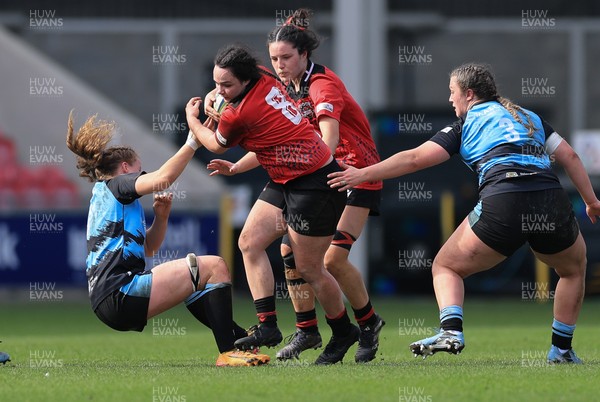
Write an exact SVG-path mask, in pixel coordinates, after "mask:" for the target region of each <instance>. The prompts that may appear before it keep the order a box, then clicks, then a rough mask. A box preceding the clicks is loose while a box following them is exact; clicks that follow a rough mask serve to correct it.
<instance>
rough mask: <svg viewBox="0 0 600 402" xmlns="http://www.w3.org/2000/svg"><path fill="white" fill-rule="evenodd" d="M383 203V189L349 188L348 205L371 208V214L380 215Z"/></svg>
mask: <svg viewBox="0 0 600 402" xmlns="http://www.w3.org/2000/svg"><path fill="white" fill-rule="evenodd" d="M380 204H381V190H364V189H361V188H353V189H350V190H348V198H347V199H346V205H351V206H353V207H361V208H368V209H369V216H379V212H380V211H379V205H380Z"/></svg>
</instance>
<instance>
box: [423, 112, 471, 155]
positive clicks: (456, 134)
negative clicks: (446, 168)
mask: <svg viewBox="0 0 600 402" xmlns="http://www.w3.org/2000/svg"><path fill="white" fill-rule="evenodd" d="M462 125H463V120H462V119H459V120H457V121H455V122H454V123H452V124H449V125H447V126H446V127H444V128H443V129H441V130H440V131H438V132H437V133H436V134H435V135H434V136H433V137H431V138H430V139H429V141H433V142H435V143H436V144H438V145H439V146H441V147H442V148H444V149H445V150H446V152H448V154H449V155H450V156H452V155H454V154H457V153H459V152H460V143H461V135H462Z"/></svg>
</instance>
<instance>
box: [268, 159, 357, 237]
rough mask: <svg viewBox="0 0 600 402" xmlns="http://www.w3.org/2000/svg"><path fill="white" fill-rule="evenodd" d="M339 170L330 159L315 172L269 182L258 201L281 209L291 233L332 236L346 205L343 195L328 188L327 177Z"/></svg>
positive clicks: (344, 195) (344, 194) (335, 163)
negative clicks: (278, 181)
mask: <svg viewBox="0 0 600 402" xmlns="http://www.w3.org/2000/svg"><path fill="white" fill-rule="evenodd" d="M340 170H341V169H340V167H339V165H338V164H337V162H336V161H335V160H334V161H332V162H331V163H330V164H328V165H327V166H324V167H322V168H321V169H319V170H317V171H316V172H313V173H310V174H307V175H306V176H300V177H298V178H296V179H294V180H290V181H288V182H287V183H285V184H278V183H274V182H272V181H270V182H269V183H267V185H266V186H265V188H264V189H263V191H262V193H261V194H260V196H259V197H258V199H259V200H262V201H265V202H268V203H269V204H271V205H274V206H276V207H277V208H281V209H282V210H283V216H284V218H285V221H286V223H287V224H288V226H289V227H291V228H292V229H293V230H294V232H296V233H299V234H301V235H305V236H332V235H333V234H335V231H336V228H337V224H338V221H339V220H340V217H341V216H342V212H343V211H344V206H345V205H346V193H344V192H339V191H337V190H336V189H332V188H331V187H329V185H328V184H327V180H328V179H327V175H328V174H329V173H332V172H338V171H340Z"/></svg>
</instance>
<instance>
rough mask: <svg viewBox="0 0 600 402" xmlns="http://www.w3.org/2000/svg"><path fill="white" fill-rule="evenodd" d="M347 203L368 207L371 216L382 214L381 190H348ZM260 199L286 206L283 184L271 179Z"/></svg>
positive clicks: (279, 206)
mask: <svg viewBox="0 0 600 402" xmlns="http://www.w3.org/2000/svg"><path fill="white" fill-rule="evenodd" d="M346 194H347V198H346V205H352V206H354V207H361V208H368V209H369V216H379V215H380V205H381V190H364V189H360V188H356V189H354V188H353V189H351V190H348V191H347V193H346ZM258 199H259V200H262V201H265V202H268V203H269V204H271V205H274V206H276V207H277V208H279V209H284V208H285V199H284V198H283V184H279V183H275V182H274V181H269V182H268V183H267V184H266V185H265V187H264V188H263V190H262V192H261V193H260V196H258Z"/></svg>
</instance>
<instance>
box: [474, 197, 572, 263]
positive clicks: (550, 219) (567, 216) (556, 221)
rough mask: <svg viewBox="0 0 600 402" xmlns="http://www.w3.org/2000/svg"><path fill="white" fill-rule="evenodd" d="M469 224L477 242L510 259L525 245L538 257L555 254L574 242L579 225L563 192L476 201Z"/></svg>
mask: <svg viewBox="0 0 600 402" xmlns="http://www.w3.org/2000/svg"><path fill="white" fill-rule="evenodd" d="M468 219H469V224H470V226H471V229H472V230H473V232H474V233H475V234H476V235H477V237H479V239H480V240H481V241H483V242H484V243H485V244H487V245H488V246H490V247H491V248H493V249H494V250H496V251H497V252H499V253H501V254H503V255H505V256H510V255H512V254H513V253H514V252H515V251H516V250H517V249H518V248H520V247H521V246H522V245H523V244H525V242H529V246H530V247H531V249H532V250H534V251H537V252H538V253H542V254H555V253H558V252H560V251H563V250H565V249H567V248H569V247H570V246H572V245H573V243H575V240H576V239H577V236H578V235H579V225H578V224H577V220H576V219H575V214H574V213H573V207H572V205H571V202H570V201H569V197H568V196H567V193H566V192H565V191H564V190H563V189H550V190H541V191H530V192H515V193H504V194H497V195H492V196H489V197H486V198H484V199H483V200H480V201H479V203H478V204H477V206H476V207H475V209H473V211H471V213H470V214H469V217H468Z"/></svg>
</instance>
